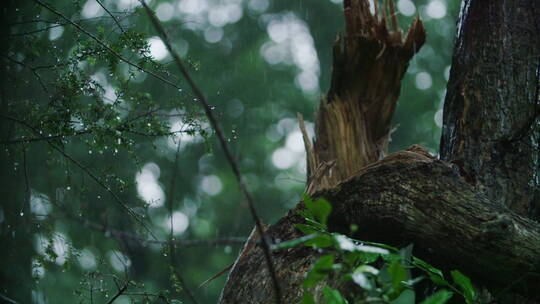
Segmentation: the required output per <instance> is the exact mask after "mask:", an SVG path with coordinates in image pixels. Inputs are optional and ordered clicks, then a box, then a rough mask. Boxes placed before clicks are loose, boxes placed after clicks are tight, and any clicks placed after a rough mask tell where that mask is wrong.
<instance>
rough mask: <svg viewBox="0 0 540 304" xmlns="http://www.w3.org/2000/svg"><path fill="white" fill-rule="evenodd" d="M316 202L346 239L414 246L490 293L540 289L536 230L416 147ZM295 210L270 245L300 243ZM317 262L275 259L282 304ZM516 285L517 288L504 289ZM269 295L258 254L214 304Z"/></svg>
mask: <svg viewBox="0 0 540 304" xmlns="http://www.w3.org/2000/svg"><path fill="white" fill-rule="evenodd" d="M315 196H323V197H325V198H326V199H328V200H329V201H330V202H332V204H333V206H334V210H333V212H332V215H331V216H330V219H329V227H330V229H331V230H335V231H338V232H342V233H346V234H349V227H350V225H351V224H356V225H358V226H359V227H361V229H359V231H360V233H358V234H356V235H353V236H354V237H358V238H360V239H364V240H374V241H377V242H387V243H390V244H394V245H398V246H399V245H407V244H409V243H411V242H414V244H415V248H416V250H415V252H416V254H417V255H419V256H420V257H422V258H429V261H430V262H432V263H434V264H435V265H437V266H439V267H441V268H443V269H456V268H457V269H466V271H467V274H469V275H471V276H472V277H473V280H475V281H476V282H483V283H484V284H486V285H488V286H490V287H491V288H493V290H502V289H503V288H505V287H510V288H511V289H512V288H514V290H515V291H517V292H519V293H523V294H527V293H528V294H529V296H530V298H532V299H540V298H539V297H540V294H539V293H537V292H536V291H535V290H537V288H538V287H539V286H540V267H539V265H540V224H538V223H537V222H535V221H533V220H529V219H526V218H524V217H521V216H519V215H517V214H515V213H513V212H511V211H509V210H508V208H506V207H505V206H503V205H501V204H500V203H498V202H493V201H490V200H489V199H488V198H487V197H486V196H485V195H483V194H481V193H479V192H478V191H476V190H475V189H474V187H473V186H471V185H469V184H468V183H466V182H465V181H464V180H463V178H461V176H460V175H459V172H458V170H457V169H456V168H455V167H454V166H451V165H449V164H448V163H446V162H443V161H440V160H436V159H434V158H433V157H431V156H429V155H428V154H427V152H425V150H422V149H419V148H418V147H417V146H413V148H411V149H409V150H407V151H401V152H396V153H393V154H390V155H389V156H387V157H386V158H384V159H383V160H381V161H379V162H377V163H374V164H372V165H370V166H367V167H366V168H363V169H362V170H361V171H360V172H357V174H356V175H355V176H354V177H353V178H351V179H349V180H347V181H345V182H343V183H341V184H339V185H338V186H337V187H334V188H332V189H329V190H325V191H322V192H319V193H316V194H315ZM298 208H302V207H301V206H299V207H297V209H298ZM297 209H294V210H291V211H290V212H289V214H288V215H287V216H285V217H283V218H282V219H281V220H280V221H279V222H278V223H276V224H275V225H272V226H271V227H270V228H269V230H268V231H267V233H268V235H269V236H270V237H271V238H272V239H274V240H276V241H284V240H290V239H293V238H296V237H299V236H301V234H300V233H299V232H297V231H296V230H295V228H293V225H294V224H295V223H301V222H302V218H301V217H300V216H298V215H297V214H296V210H297ZM317 256H318V253H317V252H315V251H314V250H311V249H309V248H307V247H296V248H291V249H287V250H282V251H277V252H274V262H275V264H276V270H277V275H278V277H279V281H280V282H282V285H281V288H282V292H283V294H284V295H285V297H286V298H285V299H283V300H284V302H285V303H297V302H298V301H299V300H300V298H301V295H302V287H301V283H302V280H303V279H304V276H305V274H306V273H307V272H308V270H309V268H310V266H311V265H312V263H313V262H314V260H315V259H316V258H317ZM516 280H520V281H521V282H522V283H521V284H517V285H515V286H510V285H511V283H512V282H514V281H516ZM329 284H330V285H332V284H333V285H334V286H336V285H338V284H339V283H338V282H329ZM338 287H342V288H343V286H338ZM272 293H273V287H272V282H271V281H270V279H269V277H268V271H267V269H266V267H265V265H264V256H263V254H262V251H261V249H260V248H259V247H258V246H257V247H256V248H255V249H254V250H252V251H250V252H249V254H246V255H245V256H244V257H243V261H242V262H241V263H238V265H237V267H235V268H234V269H233V270H232V272H231V274H230V276H229V280H228V282H227V285H226V286H225V289H224V292H223V295H222V299H221V303H273V301H274V300H273V297H272ZM500 303H509V302H500Z"/></svg>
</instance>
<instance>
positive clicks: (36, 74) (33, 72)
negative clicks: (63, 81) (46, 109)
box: [3, 56, 49, 93]
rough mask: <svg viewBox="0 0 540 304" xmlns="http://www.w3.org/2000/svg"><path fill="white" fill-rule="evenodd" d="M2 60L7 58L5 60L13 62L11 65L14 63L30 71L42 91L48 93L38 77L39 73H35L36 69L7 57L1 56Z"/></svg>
mask: <svg viewBox="0 0 540 304" xmlns="http://www.w3.org/2000/svg"><path fill="white" fill-rule="evenodd" d="M3 57H4V58H7V60H9V61H11V62H13V63H16V64H18V65H20V66H22V67H24V68H26V69H28V70H30V71H31V72H32V74H34V76H36V78H37V80H38V81H39V84H40V85H41V88H42V89H43V91H45V93H49V90H48V89H47V86H46V85H45V83H44V82H43V80H42V79H41V76H40V75H39V73H38V72H37V71H36V69H35V68H34V67H31V66H29V65H27V64H26V63H24V62H22V61H18V60H15V59H13V58H11V57H9V56H3Z"/></svg>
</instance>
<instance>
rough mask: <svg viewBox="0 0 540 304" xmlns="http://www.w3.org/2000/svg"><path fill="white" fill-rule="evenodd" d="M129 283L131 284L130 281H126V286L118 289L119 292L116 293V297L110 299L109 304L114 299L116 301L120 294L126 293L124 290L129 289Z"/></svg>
mask: <svg viewBox="0 0 540 304" xmlns="http://www.w3.org/2000/svg"><path fill="white" fill-rule="evenodd" d="M128 284H129V282H126V283H125V284H124V286H122V288H120V289H119V290H118V292H117V293H116V294H115V295H114V297H112V298H111V299H110V300H109V302H107V304H112V303H113V302H114V301H116V299H117V298H118V297H119V296H121V295H122V294H123V293H124V291H126V290H127V288H128Z"/></svg>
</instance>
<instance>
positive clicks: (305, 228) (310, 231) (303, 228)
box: [294, 224, 319, 234]
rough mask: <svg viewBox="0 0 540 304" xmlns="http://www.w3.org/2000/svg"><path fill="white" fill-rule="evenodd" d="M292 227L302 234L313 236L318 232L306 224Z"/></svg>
mask: <svg viewBox="0 0 540 304" xmlns="http://www.w3.org/2000/svg"><path fill="white" fill-rule="evenodd" d="M294 227H295V228H296V229H298V230H300V231H301V232H302V233H303V234H313V233H318V232H319V231H318V230H316V229H315V228H314V227H313V226H311V225H306V224H294Z"/></svg>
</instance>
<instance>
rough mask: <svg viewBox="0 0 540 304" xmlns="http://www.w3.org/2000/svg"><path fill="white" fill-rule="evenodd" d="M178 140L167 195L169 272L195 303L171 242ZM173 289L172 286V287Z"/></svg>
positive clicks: (178, 152) (172, 236)
mask: <svg viewBox="0 0 540 304" xmlns="http://www.w3.org/2000/svg"><path fill="white" fill-rule="evenodd" d="M180 147H181V145H180V142H178V146H177V147H176V153H175V155H174V165H173V172H172V176H171V183H170V185H169V195H168V196H167V197H168V204H167V205H168V209H169V216H170V224H171V229H170V232H169V246H168V249H169V259H170V263H171V272H172V275H174V276H175V277H176V278H177V279H178V281H180V285H181V286H182V289H183V290H184V291H185V292H186V294H187V295H188V297H189V299H190V300H191V302H193V303H195V304H197V303H198V302H197V299H196V298H195V296H194V295H193V292H192V291H191V289H190V288H188V287H187V284H186V281H185V280H184V277H183V276H182V275H181V274H180V273H179V272H178V271H177V267H178V266H177V264H176V247H175V245H174V244H173V241H174V228H173V227H174V220H173V203H174V188H175V184H176V178H177V176H178V175H177V173H178V161H179V159H180ZM172 290H173V291H174V288H172Z"/></svg>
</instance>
